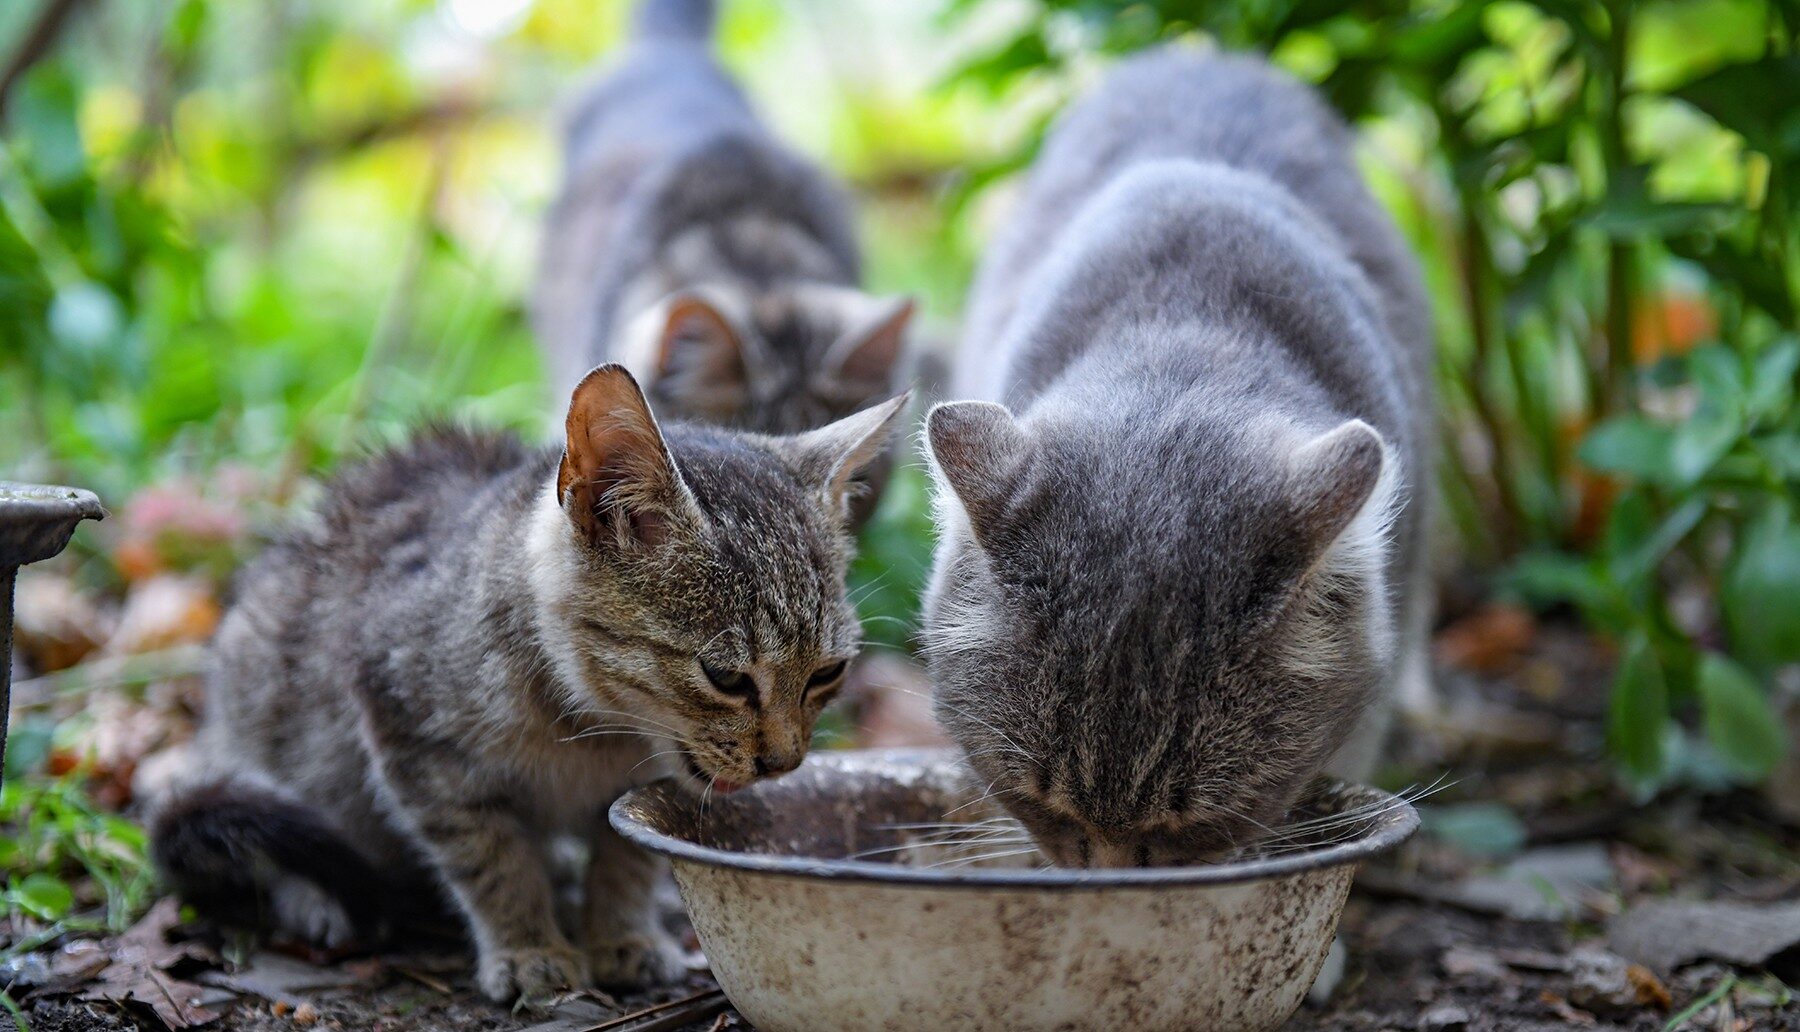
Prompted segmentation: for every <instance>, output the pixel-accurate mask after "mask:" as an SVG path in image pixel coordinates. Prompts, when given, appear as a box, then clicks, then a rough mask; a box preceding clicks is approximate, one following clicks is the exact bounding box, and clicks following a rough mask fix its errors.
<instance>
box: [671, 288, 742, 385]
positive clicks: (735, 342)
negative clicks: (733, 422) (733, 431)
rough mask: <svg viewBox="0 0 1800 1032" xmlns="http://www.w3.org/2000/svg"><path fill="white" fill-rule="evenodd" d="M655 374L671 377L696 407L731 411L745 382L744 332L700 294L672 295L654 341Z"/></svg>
mask: <svg viewBox="0 0 1800 1032" xmlns="http://www.w3.org/2000/svg"><path fill="white" fill-rule="evenodd" d="M656 379H657V380H659V381H664V380H668V381H674V384H673V391H674V393H676V394H678V395H679V396H680V397H681V398H683V399H684V400H685V401H686V402H687V403H688V404H690V405H692V406H693V407H695V408H697V409H699V410H700V411H703V412H720V413H728V412H733V411H735V410H736V409H737V408H738V407H739V406H740V405H741V404H742V402H743V400H744V392H745V391H746V390H747V388H748V384H749V382H750V370H749V365H748V363H747V362H746V358H745V351H744V338H743V335H742V334H740V333H739V332H738V330H737V328H736V327H735V326H733V325H732V322H731V320H730V319H729V318H727V317H726V315H725V313H723V312H721V311H719V309H718V308H717V307H715V306H714V305H713V304H712V303H711V302H709V301H707V300H706V299H705V298H702V297H699V296H697V295H694V294H678V295H676V296H675V297H673V298H671V299H670V300H669V301H668V303H667V308H666V314H665V316H664V318H663V329H662V337H661V339H660V340H658V341H657V345H656Z"/></svg>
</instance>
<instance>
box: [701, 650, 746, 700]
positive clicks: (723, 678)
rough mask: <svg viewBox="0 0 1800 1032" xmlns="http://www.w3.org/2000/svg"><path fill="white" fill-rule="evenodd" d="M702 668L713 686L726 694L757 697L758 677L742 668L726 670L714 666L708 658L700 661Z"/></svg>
mask: <svg viewBox="0 0 1800 1032" xmlns="http://www.w3.org/2000/svg"><path fill="white" fill-rule="evenodd" d="M700 670H701V672H702V673H704V674H706V679H707V680H708V681H710V682H712V686H713V687H714V688H716V689H718V690H719V691H720V692H722V693H723V694H725V695H729V696H731V697H733V698H736V699H750V700H754V699H755V698H756V679H755V678H754V677H751V676H750V675H749V674H748V673H745V672H744V671H742V670H724V669H720V668H719V667H715V666H713V665H712V664H711V663H708V662H707V661H706V660H704V659H703V660H701V661H700Z"/></svg>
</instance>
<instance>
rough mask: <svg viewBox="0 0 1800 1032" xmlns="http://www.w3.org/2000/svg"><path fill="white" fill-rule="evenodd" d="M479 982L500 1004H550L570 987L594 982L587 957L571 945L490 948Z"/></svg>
mask: <svg viewBox="0 0 1800 1032" xmlns="http://www.w3.org/2000/svg"><path fill="white" fill-rule="evenodd" d="M475 981H476V983H477V984H479V985H480V986H481V991H482V992H483V993H485V994H486V995H487V998H488V999H490V1000H493V1001H495V1002H496V1003H507V1002H510V1001H513V1000H517V1001H518V1002H519V1003H521V1004H524V1005H527V1006H530V1005H532V1004H538V1003H546V1002H548V1001H549V1000H551V999H552V998H554V997H555V996H556V995H557V994H559V993H561V992H563V991H565V990H568V989H584V988H586V987H587V986H588V985H589V984H590V981H591V980H590V979H589V977H588V963H587V958H586V957H584V956H582V955H581V953H580V952H578V951H576V950H575V949H574V948H572V947H569V946H561V945H558V946H542V947H534V948H531V949H519V950H490V951H487V952H484V953H483V954H482V956H481V963H480V964H479V965H478V966H477V969H476V972H475Z"/></svg>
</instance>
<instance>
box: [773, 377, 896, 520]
mask: <svg viewBox="0 0 1800 1032" xmlns="http://www.w3.org/2000/svg"><path fill="white" fill-rule="evenodd" d="M911 400H912V392H911V391H907V392H906V393H905V394H902V395H900V396H899V397H897V398H889V399H888V400H887V401H884V402H882V403H881V404H879V405H871V406H869V407H868V408H866V409H863V410H862V411H861V412H858V413H856V414H855V415H851V416H845V417H844V418H843V419H840V420H838V421H837V422H835V423H829V424H827V425H825V426H822V427H820V428H819V429H817V430H808V431H807V432H806V433H803V434H799V435H797V436H795V437H791V438H787V439H786V440H785V442H784V448H785V450H786V451H787V452H788V454H790V455H791V456H793V457H794V460H795V464H796V466H798V468H799V471H800V476H801V478H802V480H803V481H804V482H808V483H811V484H813V485H815V486H817V487H819V488H820V489H822V490H823V491H824V492H825V495H826V497H827V498H829V499H830V502H831V505H832V506H833V508H834V510H835V511H836V512H837V513H838V514H839V515H840V516H846V517H847V516H848V515H849V512H850V496H851V493H852V492H853V491H854V490H855V488H856V486H857V480H856V476H857V474H858V473H861V472H862V471H863V470H864V469H865V468H867V467H868V465H869V463H871V462H874V461H875V458H876V456H878V455H880V454H881V449H882V448H883V447H884V446H885V445H886V444H887V442H888V438H889V437H891V436H892V435H893V432H894V427H895V425H896V424H898V423H899V421H900V416H901V415H902V414H903V413H904V412H905V411H906V403H907V402H909V401H911Z"/></svg>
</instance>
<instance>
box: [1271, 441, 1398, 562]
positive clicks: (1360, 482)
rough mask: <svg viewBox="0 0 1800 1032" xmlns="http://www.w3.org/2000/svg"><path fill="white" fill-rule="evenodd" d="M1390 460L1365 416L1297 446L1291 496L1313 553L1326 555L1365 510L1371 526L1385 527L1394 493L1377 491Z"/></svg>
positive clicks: (1292, 460) (1299, 527)
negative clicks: (1387, 495) (1385, 514)
mask: <svg viewBox="0 0 1800 1032" xmlns="http://www.w3.org/2000/svg"><path fill="white" fill-rule="evenodd" d="M1389 461H1390V460H1389V459H1388V456H1387V447H1386V445H1384V444H1383V443H1382V440H1381V435H1380V434H1378V433H1376V432H1375V428H1374V427H1372V426H1370V425H1369V424H1367V423H1365V422H1363V421H1362V420H1360V419H1351V420H1347V421H1345V422H1343V423H1340V424H1339V425H1337V426H1336V427H1334V428H1332V429H1330V430H1327V431H1326V432H1325V433H1322V434H1320V435H1319V436H1317V437H1315V438H1313V439H1312V440H1310V441H1307V442H1306V443H1305V444H1302V445H1301V446H1300V447H1299V448H1297V449H1296V450H1295V451H1294V453H1293V454H1292V455H1291V456H1290V457H1289V474H1288V476H1289V484H1290V487H1289V498H1290V499H1291V504H1292V506H1293V512H1294V520H1295V525H1296V529H1297V530H1298V531H1299V533H1300V536H1301V540H1302V541H1303V542H1304V543H1305V546H1306V548H1307V550H1308V554H1309V555H1311V556H1315V557H1316V556H1320V555H1323V554H1324V553H1325V551H1326V550H1327V549H1329V548H1331V546H1332V545H1333V544H1334V543H1336V542H1337V541H1338V539H1339V538H1341V537H1344V536H1345V533H1346V531H1349V530H1351V529H1352V524H1356V523H1357V522H1358V521H1357V517H1358V516H1361V515H1363V514H1364V513H1365V512H1366V513H1369V514H1370V516H1371V517H1372V518H1371V519H1370V520H1368V521H1364V522H1367V523H1368V524H1369V527H1368V528H1367V529H1368V530H1369V531H1371V532H1374V533H1376V534H1379V532H1380V531H1381V530H1383V529H1385V528H1384V527H1383V526H1382V523H1383V522H1384V520H1383V512H1382V510H1385V509H1386V508H1387V506H1388V502H1389V501H1390V499H1387V498H1383V497H1377V494H1378V493H1380V492H1381V491H1382V490H1383V484H1382V473H1383V470H1384V468H1385V467H1386V465H1387V464H1388V462H1389ZM1391 482H1392V481H1391V480H1390V484H1391Z"/></svg>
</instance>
